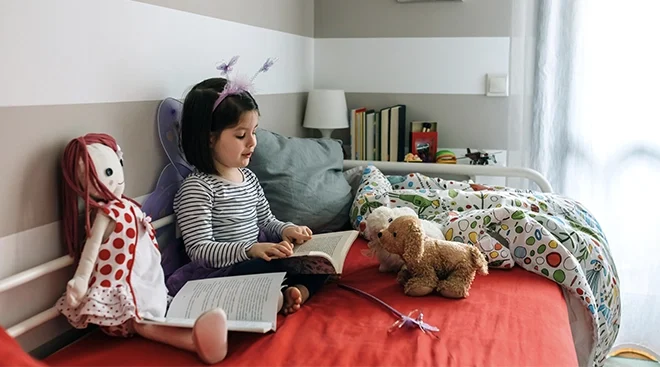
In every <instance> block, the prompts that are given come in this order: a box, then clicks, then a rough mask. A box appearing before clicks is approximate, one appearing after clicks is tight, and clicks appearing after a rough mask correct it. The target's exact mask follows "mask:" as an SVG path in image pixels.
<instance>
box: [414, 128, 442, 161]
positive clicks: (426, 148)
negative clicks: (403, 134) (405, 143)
mask: <svg viewBox="0 0 660 367" xmlns="http://www.w3.org/2000/svg"><path fill="white" fill-rule="evenodd" d="M411 140H412V141H411V144H410V148H411V150H412V153H413V154H416V155H417V156H418V157H419V158H421V159H422V161H423V162H430V163H433V162H435V152H436V151H437V149H438V132H437V131H428V132H413V133H412V136H411Z"/></svg>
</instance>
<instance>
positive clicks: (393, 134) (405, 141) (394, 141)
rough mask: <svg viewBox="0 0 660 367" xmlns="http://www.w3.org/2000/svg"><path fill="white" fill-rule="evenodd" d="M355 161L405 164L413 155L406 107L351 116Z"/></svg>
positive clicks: (361, 110) (355, 112)
mask: <svg viewBox="0 0 660 367" xmlns="http://www.w3.org/2000/svg"><path fill="white" fill-rule="evenodd" d="M350 134H351V157H353V159H356V160H367V161H389V162H403V160H404V157H405V156H406V154H407V153H408V152H409V151H410V146H409V145H410V129H409V124H408V123H407V121H406V105H403V104H397V105H394V106H390V107H386V108H382V109H380V110H375V109H370V108H367V107H359V108H354V109H352V110H351V112H350Z"/></svg>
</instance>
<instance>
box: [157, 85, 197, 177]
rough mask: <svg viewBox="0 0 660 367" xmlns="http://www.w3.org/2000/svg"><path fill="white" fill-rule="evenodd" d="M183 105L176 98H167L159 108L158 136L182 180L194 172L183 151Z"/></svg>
mask: <svg viewBox="0 0 660 367" xmlns="http://www.w3.org/2000/svg"><path fill="white" fill-rule="evenodd" d="M182 111H183V103H181V101H179V100H177V99H174V98H165V99H164V100H163V101H162V102H161V103H160V105H159V106H158V135H159V136H160V143H161V144H162V145H163V149H164V150H165V154H167V158H168V159H169V160H170V163H172V164H173V165H174V168H176V170H177V171H178V172H179V175H180V176H181V179H182V180H183V179H184V178H185V177H186V176H188V175H189V174H190V172H192V169H193V167H192V166H191V165H190V163H188V162H187V161H186V159H185V158H184V156H183V152H182V151H181V144H180V137H181V135H180V121H181V113H182Z"/></svg>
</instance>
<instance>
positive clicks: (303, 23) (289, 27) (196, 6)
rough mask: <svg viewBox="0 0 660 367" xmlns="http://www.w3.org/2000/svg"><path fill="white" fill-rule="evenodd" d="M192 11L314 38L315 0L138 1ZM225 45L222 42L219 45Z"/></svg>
mask: <svg viewBox="0 0 660 367" xmlns="http://www.w3.org/2000/svg"><path fill="white" fill-rule="evenodd" d="M135 1H139V2H143V3H148V4H152V5H158V6H162V7H166V8H171V9H176V10H182V11H186V12H189V13H195V14H199V15H205V16H208V17H213V18H218V19H224V20H229V21H232V22H237V23H243V24H249V25H253V26H257V27H262V28H268V29H272V30H276V31H282V32H286V33H292V34H297V35H300V36H305V37H314V0H194V1H191V0H135ZM218 47H222V45H218Z"/></svg>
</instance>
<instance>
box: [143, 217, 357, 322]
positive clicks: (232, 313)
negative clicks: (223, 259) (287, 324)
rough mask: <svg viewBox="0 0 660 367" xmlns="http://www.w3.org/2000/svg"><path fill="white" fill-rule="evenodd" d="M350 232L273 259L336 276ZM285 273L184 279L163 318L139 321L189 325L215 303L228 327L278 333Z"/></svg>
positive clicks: (354, 235)
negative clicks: (288, 255) (225, 319)
mask: <svg viewBox="0 0 660 367" xmlns="http://www.w3.org/2000/svg"><path fill="white" fill-rule="evenodd" d="M357 236H358V232H357V231H354V230H350V231H341V232H331V233H322V234H315V235H313V236H312V239H311V240H309V241H307V242H305V243H304V244H301V245H296V246H294V249H293V255H291V256H290V257H288V258H284V259H276V260H271V261H281V262H283V268H286V269H287V270H288V271H290V272H295V273H299V274H327V275H340V274H341V273H342V271H343V269H344V262H345V261H346V256H347V255H348V250H350V248H351V246H352V245H353V242H354V241H355V239H356V238H357ZM285 275H286V273H285V272H279V273H264V274H254V275H238V276H228V277H220V278H208V279H200V280H191V281H188V282H187V283H186V284H185V285H184V286H183V287H182V288H181V289H180V290H179V292H178V293H177V294H176V296H174V298H173V299H172V302H171V303H170V305H169V307H168V310H167V313H166V315H165V317H162V318H143V319H142V320H140V321H139V322H140V323H144V324H157V325H164V326H172V327H185V328H192V327H193V326H194V324H195V320H196V319H197V318H198V317H199V316H200V315H201V314H203V313H204V312H206V311H208V310H211V309H213V308H216V307H220V308H222V309H223V310H224V311H225V313H226V314H227V328H228V329H229V330H230V331H244V332H252V333H266V332H269V331H271V330H272V331H276V329H277V312H278V299H279V296H280V295H279V294H280V292H281V287H282V282H283V281H284V277H285Z"/></svg>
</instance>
